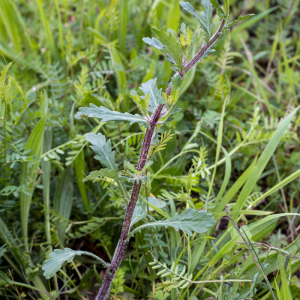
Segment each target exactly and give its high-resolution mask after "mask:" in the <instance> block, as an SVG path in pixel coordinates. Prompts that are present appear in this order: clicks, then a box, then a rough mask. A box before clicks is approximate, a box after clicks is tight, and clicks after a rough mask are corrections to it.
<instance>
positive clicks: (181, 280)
mask: <svg viewBox="0 0 300 300" xmlns="http://www.w3.org/2000/svg"><path fill="white" fill-rule="evenodd" d="M149 253H150V254H151V255H152V258H153V260H154V261H153V262H151V263H149V265H150V266H151V267H152V269H154V270H156V271H158V273H157V275H158V276H159V277H160V278H161V279H162V281H161V282H160V283H159V284H157V286H156V287H157V289H158V290H163V291H164V292H168V291H170V290H172V289H177V288H180V289H185V288H186V287H187V286H188V285H189V284H190V283H191V279H192V276H193V274H190V275H189V276H188V275H187V272H186V266H185V265H184V266H181V265H178V264H177V265H176V263H175V262H174V261H173V263H172V265H171V268H168V267H167V265H166V263H164V264H162V263H160V262H159V261H158V260H157V259H156V258H155V257H154V255H153V254H152V253H151V252H149ZM164 278H167V279H168V280H166V281H163V279H164Z"/></svg>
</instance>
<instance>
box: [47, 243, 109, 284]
mask: <svg viewBox="0 0 300 300" xmlns="http://www.w3.org/2000/svg"><path fill="white" fill-rule="evenodd" d="M83 254H85V255H89V256H92V257H93V258H95V259H97V260H99V261H100V262H101V263H102V264H103V265H104V266H105V267H108V264H107V263H106V262H104V261H103V260H102V259H101V258H100V257H98V256H96V255H94V254H92V253H89V252H86V251H75V250H72V249H70V248H65V249H63V250H62V249H55V250H54V251H53V252H51V253H50V255H49V256H50V258H49V259H47V260H46V262H45V264H44V265H43V267H42V270H43V271H45V272H44V276H45V277H46V278H47V279H50V278H51V277H53V276H54V275H55V273H56V272H57V271H58V270H59V269H60V268H61V267H62V265H63V264H64V262H68V263H70V262H72V260H73V259H74V257H75V255H83Z"/></svg>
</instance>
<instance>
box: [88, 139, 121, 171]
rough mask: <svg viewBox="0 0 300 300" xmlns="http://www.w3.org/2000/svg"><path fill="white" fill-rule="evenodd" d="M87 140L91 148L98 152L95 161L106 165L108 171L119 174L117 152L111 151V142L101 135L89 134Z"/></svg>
mask: <svg viewBox="0 0 300 300" xmlns="http://www.w3.org/2000/svg"><path fill="white" fill-rule="evenodd" d="M85 139H86V140H87V141H88V142H89V143H91V144H92V146H91V148H92V149H93V150H94V151H95V152H96V154H97V155H96V156H95V159H97V160H99V161H100V162H101V163H102V164H103V165H105V166H106V167H107V168H108V170H113V171H114V172H115V173H117V172H118V166H117V164H116V162H115V152H114V151H112V149H111V142H110V140H108V141H106V139H105V136H104V135H103V134H101V133H98V134H95V133H88V134H87V135H86V136H85Z"/></svg>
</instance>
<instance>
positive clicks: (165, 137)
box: [149, 129, 175, 158]
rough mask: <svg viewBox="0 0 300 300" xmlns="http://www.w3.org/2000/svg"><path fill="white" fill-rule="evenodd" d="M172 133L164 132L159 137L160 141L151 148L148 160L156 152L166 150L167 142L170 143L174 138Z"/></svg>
mask: <svg viewBox="0 0 300 300" xmlns="http://www.w3.org/2000/svg"><path fill="white" fill-rule="evenodd" d="M174 135H175V134H174V133H171V129H170V130H169V131H168V132H167V131H165V132H164V133H162V134H161V135H160V140H159V141H158V142H157V143H155V144H154V145H152V146H151V148H150V151H149V158H151V157H152V155H153V154H154V153H156V152H159V151H162V150H165V149H166V146H167V143H168V141H170V140H171V139H172V138H173V137H174Z"/></svg>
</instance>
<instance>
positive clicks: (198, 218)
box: [131, 208, 215, 236]
mask: <svg viewBox="0 0 300 300" xmlns="http://www.w3.org/2000/svg"><path fill="white" fill-rule="evenodd" d="M214 223H215V219H214V218H213V217H212V215H211V214H209V213H207V211H205V210H201V211H198V210H196V209H191V208H188V209H187V210H185V211H184V212H183V213H182V214H180V215H179V214H178V213H176V214H175V215H174V216H173V217H172V218H170V219H167V220H163V221H156V222H152V223H146V224H144V225H141V226H140V227H138V228H136V229H135V230H133V231H132V233H131V234H134V233H135V232H137V231H140V230H141V229H144V228H151V227H157V226H165V227H172V228H174V229H175V230H176V231H179V230H183V231H184V232H185V233H186V234H187V235H189V236H192V231H195V232H197V233H204V232H207V230H208V228H209V227H212V226H213V225H214Z"/></svg>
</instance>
